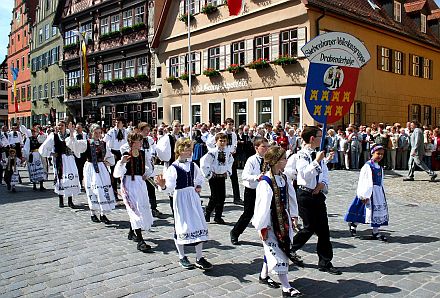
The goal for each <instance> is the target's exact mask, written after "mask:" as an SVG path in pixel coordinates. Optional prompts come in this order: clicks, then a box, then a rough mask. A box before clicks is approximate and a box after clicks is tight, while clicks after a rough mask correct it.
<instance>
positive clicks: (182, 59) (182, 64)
mask: <svg viewBox="0 0 440 298" xmlns="http://www.w3.org/2000/svg"><path fill="white" fill-rule="evenodd" d="M184 73H185V55H181V56H179V76H181V75H183V74H184Z"/></svg>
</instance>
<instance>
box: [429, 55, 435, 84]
mask: <svg viewBox="0 0 440 298" xmlns="http://www.w3.org/2000/svg"><path fill="white" fill-rule="evenodd" d="M433 63H434V61H433V60H429V79H430V80H432V79H433V75H432V72H433V71H434V67H433V65H432V64H433Z"/></svg>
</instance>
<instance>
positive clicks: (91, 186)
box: [67, 123, 115, 224]
mask: <svg viewBox="0 0 440 298" xmlns="http://www.w3.org/2000/svg"><path fill="white" fill-rule="evenodd" d="M77 136H78V135H77ZM77 136H73V135H71V137H70V138H69V139H68V140H67V145H68V146H69V148H71V149H72V151H73V152H75V155H80V154H83V155H84V156H85V158H86V162H85V164H84V170H83V171H84V178H85V179H84V188H85V190H86V194H87V200H88V204H89V209H90V213H91V220H92V221H93V222H103V223H105V224H110V221H109V219H108V218H107V216H106V214H108V213H110V212H111V211H112V210H113V209H115V196H114V192H113V189H112V185H111V179H110V174H109V172H108V169H107V167H108V166H112V165H114V164H115V158H114V156H113V154H112V153H111V151H110V150H109V149H108V148H107V146H106V143H105V142H104V141H102V131H101V127H100V126H99V125H98V124H96V123H95V124H92V125H91V126H90V136H91V138H90V139H78V138H77ZM98 212H99V214H100V217H99V219H98V216H97V213H98Z"/></svg>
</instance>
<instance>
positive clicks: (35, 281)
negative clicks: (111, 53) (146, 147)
mask: <svg viewBox="0 0 440 298" xmlns="http://www.w3.org/2000/svg"><path fill="white" fill-rule="evenodd" d="M404 174H405V173H404V172H397V173H388V175H386V180H385V184H386V189H387V196H388V203H389V209H390V226H389V227H388V228H387V229H386V234H387V236H389V243H381V242H377V241H371V240H361V239H355V238H350V237H349V235H348V234H349V233H348V231H347V226H346V224H345V223H344V221H343V216H344V213H345V211H346V209H347V207H348V205H349V204H350V202H351V200H352V198H353V195H354V190H355V188H356V183H357V176H358V172H356V171H332V172H331V174H330V176H331V191H330V193H329V195H328V199H327V204H328V213H329V224H330V228H331V236H332V243H333V247H334V255H335V257H334V260H333V263H334V265H335V266H337V267H339V268H340V269H341V270H342V271H343V274H342V275H340V276H332V275H329V274H327V273H322V272H320V271H318V270H317V266H316V264H317V256H316V254H315V253H314V251H315V245H316V237H312V239H311V240H310V241H309V243H308V244H306V245H305V246H304V248H303V250H302V251H300V254H301V255H302V256H303V259H304V261H305V263H306V267H305V268H304V269H297V268H295V267H293V266H292V267H291V271H290V273H289V278H290V281H291V283H292V284H293V285H294V286H295V287H297V288H298V289H299V290H300V291H302V292H303V293H304V294H305V295H306V296H307V297H314V296H316V297H377V296H379V297H386V296H397V297H403V296H409V297H440V294H439V293H440V274H439V273H440V261H439V260H440V217H439V216H438V214H439V207H438V203H439V202H440V196H439V192H440V183H430V182H428V177H427V175H426V174H425V173H422V172H417V173H416V181H414V182H402V177H401V176H402V175H404ZM23 180H24V181H25V182H26V181H28V179H27V178H24V179H23ZM46 187H50V183H47V186H46ZM227 187H228V190H227V193H228V194H231V187H230V183H229V181H228V182H227ZM207 189H208V188H207ZM208 194H209V192H208V191H206V190H205V191H204V192H203V193H202V198H203V200H204V201H205V202H204V204H205V205H206V203H207V195H208ZM231 197H232V196H230V198H228V199H227V203H226V208H225V217H224V219H225V220H226V222H228V223H229V224H227V225H225V226H220V225H215V224H210V225H209V229H210V231H209V232H210V238H211V240H210V241H209V243H208V244H207V245H205V248H204V251H205V255H206V257H207V259H208V260H210V261H211V262H212V263H213V264H214V266H215V267H214V268H213V270H212V271H210V272H202V271H200V270H198V269H195V270H184V269H182V268H181V267H180V266H179V265H178V256H177V253H176V251H175V248H174V242H173V240H172V234H173V227H172V218H171V217H168V218H167V219H161V220H156V221H155V224H154V227H153V228H152V231H151V232H150V233H145V236H146V237H145V238H146V239H147V242H148V243H149V244H150V245H152V246H153V248H154V251H155V252H154V253H153V254H142V253H140V252H138V251H137V250H136V245H135V244H134V243H133V242H130V241H128V240H127V238H126V236H127V231H128V226H129V222H128V216H127V214H126V211H125V209H124V208H123V207H120V208H118V209H117V210H115V212H113V213H112V214H111V215H110V216H109V218H110V220H111V221H112V224H111V225H108V226H105V225H104V224H102V223H98V224H97V223H92V222H91V221H90V215H89V212H88V210H87V206H85V204H86V198H85V195H84V194H82V195H81V196H80V197H78V198H75V199H74V201H75V202H76V203H77V204H79V205H81V206H82V207H81V209H76V210H72V209H69V208H58V206H57V204H58V203H57V199H56V197H55V195H54V193H53V192H52V191H46V192H43V193H42V192H33V191H32V189H31V186H30V185H23V186H18V192H17V193H15V194H11V193H7V192H6V187H4V186H2V187H0V207H1V219H0V225H1V229H2V232H1V234H0V276H1V278H0V296H1V297H18V296H27V297H90V296H102V297H107V298H111V297H122V296H130V297H153V296H154V297H156V296H160V297H186V296H192V295H197V297H200V298H201V297H217V296H223V297H279V296H280V294H281V293H280V290H279V289H276V290H274V289H269V288H266V287H265V286H263V285H261V284H259V283H258V272H259V271H260V268H261V263H262V251H263V250H262V246H261V244H260V242H259V240H258V237H257V233H256V231H255V229H254V228H252V227H249V228H248V229H247V230H246V231H245V233H244V234H243V235H242V236H241V237H240V240H241V241H242V243H243V245H241V246H232V245H231V243H230V241H229V231H230V229H231V228H232V223H235V221H236V220H237V219H238V217H239V215H240V212H241V210H242V207H241V206H236V205H233V204H232V203H231V201H232V198H231ZM159 209H160V210H161V211H162V212H165V213H170V209H169V205H168V200H167V199H166V197H165V196H164V195H163V194H159ZM358 230H359V231H360V233H359V234H361V235H362V234H363V235H369V233H370V230H369V229H368V227H360V228H359V229H358ZM187 252H188V253H189V258H190V260H192V261H194V258H195V253H194V249H193V248H192V247H189V248H187Z"/></svg>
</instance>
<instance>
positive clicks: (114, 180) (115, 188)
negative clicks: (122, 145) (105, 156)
mask: <svg viewBox="0 0 440 298" xmlns="http://www.w3.org/2000/svg"><path fill="white" fill-rule="evenodd" d="M112 153H113V155H114V156H115V165H114V166H111V167H110V174H111V181H112V188H113V191H114V192H115V193H116V192H118V180H119V178H115V177H113V173H114V172H115V166H116V163H117V162H118V161H120V160H121V158H122V154H121V151H119V150H112Z"/></svg>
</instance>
